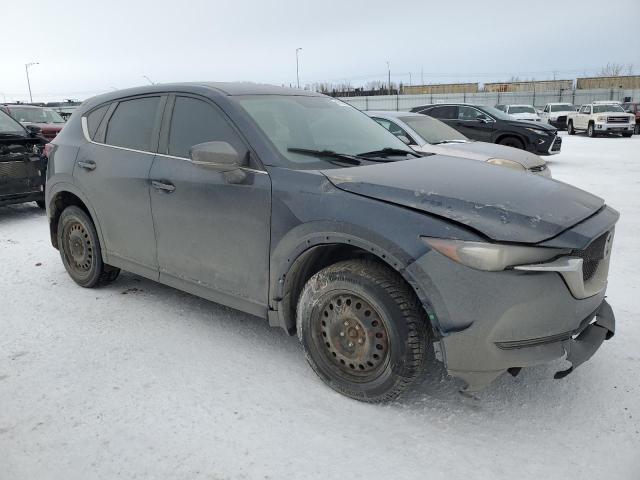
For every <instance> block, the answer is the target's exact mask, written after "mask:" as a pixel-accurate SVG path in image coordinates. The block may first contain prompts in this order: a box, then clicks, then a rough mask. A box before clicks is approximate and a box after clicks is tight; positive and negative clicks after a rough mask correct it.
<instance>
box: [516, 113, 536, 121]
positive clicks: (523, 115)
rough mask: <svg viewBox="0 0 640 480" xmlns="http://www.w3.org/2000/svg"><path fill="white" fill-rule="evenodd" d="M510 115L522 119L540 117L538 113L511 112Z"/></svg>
mask: <svg viewBox="0 0 640 480" xmlns="http://www.w3.org/2000/svg"><path fill="white" fill-rule="evenodd" d="M509 115H511V116H512V117H515V118H519V119H522V120H536V119H538V118H540V117H539V116H538V114H536V113H510V114H509Z"/></svg>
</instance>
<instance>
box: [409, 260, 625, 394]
mask: <svg viewBox="0 0 640 480" xmlns="http://www.w3.org/2000/svg"><path fill="white" fill-rule="evenodd" d="M407 271H408V273H410V274H411V276H412V277H413V278H416V280H418V281H417V285H416V286H417V287H418V288H419V289H420V294H419V296H420V297H421V298H424V299H427V301H428V307H429V308H430V309H432V311H433V313H434V323H435V330H436V331H437V332H438V333H439V334H440V335H439V336H440V338H439V341H438V342H436V344H435V345H434V346H435V348H436V356H437V357H438V358H439V359H440V360H441V361H443V362H444V364H445V366H446V368H447V371H448V372H449V374H450V375H452V376H455V377H457V378H460V379H462V380H463V381H464V382H466V384H467V388H466V390H467V391H477V390H481V389H483V388H484V387H486V386H487V385H489V384H490V383H491V382H493V381H494V380H495V379H496V378H497V377H499V376H500V375H502V374H503V373H505V372H507V371H509V372H511V373H517V371H519V369H520V368H523V367H529V366H534V365H541V364H544V363H548V362H551V361H554V360H558V359H561V358H563V357H565V356H566V359H567V360H568V361H569V362H571V368H569V369H568V370H564V371H562V372H558V373H557V374H556V378H562V377H564V376H566V375H567V374H569V373H570V372H571V371H572V370H573V369H575V368H576V367H577V366H578V365H580V364H582V363H583V362H585V361H587V360H588V359H589V358H591V356H592V355H593V354H594V353H595V351H596V350H597V349H598V348H599V347H600V345H601V344H602V343H603V341H604V340H606V339H608V338H611V336H613V333H614V331H615V317H614V314H613V311H612V310H611V307H610V306H609V304H608V303H607V302H606V301H605V299H604V297H605V289H604V288H602V290H601V291H600V292H598V293H596V294H594V295H592V296H589V297H587V298H575V297H574V296H573V295H572V294H571V291H570V290H569V288H568V286H567V284H566V282H565V281H564V279H563V277H562V275H560V274H559V273H558V272H555V271H518V270H507V271H501V272H484V271H479V270H474V269H471V268H469V267H465V266H463V265H461V264H458V263H456V262H453V261H452V260H449V259H448V258H446V257H444V256H443V255H440V254H438V253H436V252H429V253H427V254H425V255H423V256H422V257H421V258H419V259H418V260H416V261H415V262H414V263H413V264H412V265H410V266H408V267H407ZM605 286H606V280H605Z"/></svg>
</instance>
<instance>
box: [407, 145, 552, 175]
mask: <svg viewBox="0 0 640 480" xmlns="http://www.w3.org/2000/svg"><path fill="white" fill-rule="evenodd" d="M419 148H420V150H421V151H424V152H431V153H439V154H442V155H450V156H452V157H463V158H470V159H472V160H480V161H482V162H486V161H487V160H489V159H491V158H504V159H506V160H513V161H514V162H518V163H519V164H520V165H522V166H523V167H524V168H526V169H529V168H532V167H537V166H539V165H544V163H545V162H544V160H542V159H541V158H540V157H539V156H538V155H536V154H535V153H531V152H527V151H526V150H521V149H519V148H513V147H507V146H505V145H497V144H495V143H487V142H464V143H463V142H452V143H442V144H440V145H430V144H426V145H423V146H422V147H419Z"/></svg>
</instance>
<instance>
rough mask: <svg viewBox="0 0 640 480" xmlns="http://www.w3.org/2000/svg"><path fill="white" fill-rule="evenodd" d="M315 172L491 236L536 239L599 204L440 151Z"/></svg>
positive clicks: (565, 188)
mask: <svg viewBox="0 0 640 480" xmlns="http://www.w3.org/2000/svg"><path fill="white" fill-rule="evenodd" d="M322 173H323V174H324V175H325V176H326V177H327V178H328V179H329V180H330V181H331V182H332V183H333V184H334V185H335V186H336V187H337V188H339V189H341V190H344V191H347V192H351V193H355V194H358V195H363V196H366V197H370V198H374V199H378V200H382V201H385V202H389V203H394V204H397V205H402V206H405V207H409V208H413V209H416V210H420V211H423V212H425V213H430V214H433V215H437V216H439V217H443V218H447V219H449V220H452V221H455V222H457V223H459V224H462V225H466V226H468V227H470V228H472V229H474V230H476V231H478V232H480V233H482V234H484V235H485V236H487V237H489V238H490V239H492V240H495V241H505V242H518V243H538V242H542V241H544V240H548V239H550V238H552V237H555V236H556V235H558V234H559V233H561V232H563V231H564V230H566V229H568V228H570V227H572V226H574V225H575V224H577V223H579V222H581V221H582V220H584V219H586V218H588V217H590V216H591V215H593V214H594V213H596V212H597V211H598V210H599V209H600V208H601V207H602V206H603V205H604V201H603V200H602V199H601V198H599V197H596V196H595V195H591V194H590V193H588V192H585V191H583V190H580V189H578V188H576V187H572V186H571V185H568V184H566V183H562V182H558V181H556V180H552V179H548V178H544V177H541V176H539V175H534V174H531V173H527V172H521V171H517V170H512V169H509V168H501V167H496V166H495V165H491V164H487V163H484V162H477V161H473V160H468V159H464V158H458V157H449V156H443V155H433V156H429V157H422V158H417V159H413V160H404V161H398V162H390V163H384V164H375V165H366V166H360V167H351V168H341V169H332V170H323V171H322ZM425 233H428V232H425Z"/></svg>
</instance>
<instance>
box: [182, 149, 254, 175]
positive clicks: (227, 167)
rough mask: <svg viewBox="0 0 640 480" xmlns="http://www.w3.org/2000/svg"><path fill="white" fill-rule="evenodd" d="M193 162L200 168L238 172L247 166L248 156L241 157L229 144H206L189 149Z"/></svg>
mask: <svg viewBox="0 0 640 480" xmlns="http://www.w3.org/2000/svg"><path fill="white" fill-rule="evenodd" d="M189 157H190V158H191V161H192V162H193V163H194V164H196V165H199V166H202V167H208V168H211V169H214V170H219V171H221V172H228V171H231V170H237V169H238V168H240V167H243V166H245V163H246V155H241V154H239V153H238V151H237V150H236V149H235V148H233V146H232V145H231V144H230V143H228V142H205V143H199V144H197V145H194V146H193V147H191V148H190V149H189Z"/></svg>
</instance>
